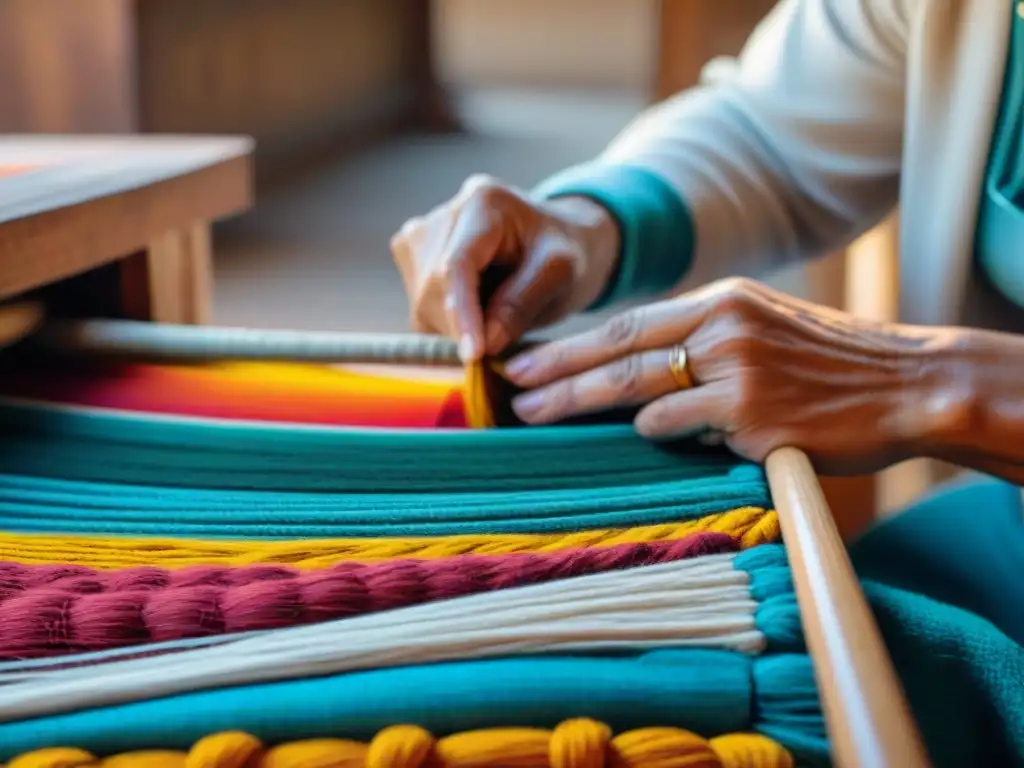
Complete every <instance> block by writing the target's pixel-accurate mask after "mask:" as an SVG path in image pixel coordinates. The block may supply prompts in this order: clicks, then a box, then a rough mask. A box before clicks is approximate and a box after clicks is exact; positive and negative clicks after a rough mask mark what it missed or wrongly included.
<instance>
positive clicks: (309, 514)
mask: <svg viewBox="0 0 1024 768" xmlns="http://www.w3.org/2000/svg"><path fill="white" fill-rule="evenodd" d="M721 470H722V471H721V472H720V473H718V474H711V475H708V476H704V477H685V476H684V477H683V478H682V479H679V480H674V481H667V480H666V481H662V482H658V483H647V484H642V485H640V484H638V485H630V486H619V487H603V488H580V489H568V488H565V489H554V490H546V491H523V490H518V491H506V492H484V491H471V492H464V493H460V492H450V493H441V492H435V493H429V492H419V493H417V492H408V493H397V492H391V493H375V494H369V493H341V492H333V493H332V492H323V493H311V492H286V491H245V490H234V489H232V490H211V489H186V488H172V487H167V486H156V485H133V484H117V483H112V482H93V481H81V480H65V479H61V478H56V477H54V478H47V477H33V476H26V475H0V529H2V530H7V531H18V532H34V533H39V532H54V533H106V534H121V535H154V536H191V537H202V538H224V537H228V538H247V539H258V538H318V537H369V536H444V535H454V534H471V533H493V534H500V533H527V532H552V533H554V532H568V531H575V530H580V529H585V528H619V527H630V526H637V525H651V524H659V523H670V522H680V521H683V520H692V519H695V518H699V517H703V516H706V515H709V514H713V513H717V512H724V511H728V510H730V509H736V508H738V507H746V506H754V507H768V506H769V505H770V498H769V495H768V490H767V487H766V486H765V483H764V481H763V476H762V474H761V472H760V471H759V470H758V469H757V468H756V467H753V466H751V465H747V464H737V465H734V466H731V467H730V466H723V467H721ZM51 471H54V470H51Z"/></svg>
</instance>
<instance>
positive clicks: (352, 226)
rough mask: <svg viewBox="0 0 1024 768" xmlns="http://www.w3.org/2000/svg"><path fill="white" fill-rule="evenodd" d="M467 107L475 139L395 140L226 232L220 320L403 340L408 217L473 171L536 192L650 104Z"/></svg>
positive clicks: (609, 99)
mask: <svg viewBox="0 0 1024 768" xmlns="http://www.w3.org/2000/svg"><path fill="white" fill-rule="evenodd" d="M460 107H461V109H460V111H461V113H462V115H463V118H464V122H465V123H466V125H467V127H468V128H469V130H468V131H467V132H466V133H465V134H463V135H456V136H412V137H408V138H402V139H398V140H394V141H390V142H388V143H386V144H384V145H382V146H379V147H377V148H374V149H372V150H369V151H365V152H363V153H360V154H359V155H357V156H355V157H352V158H350V159H347V160H345V161H344V162H339V163H336V164H333V165H328V166H325V167H323V168H320V169H318V170H317V171H315V172H313V173H310V174H309V175H307V176H305V177H303V178H301V179H298V180H295V181H293V182H291V183H290V184H289V185H288V186H286V187H282V188H279V189H276V190H274V191H272V192H270V193H268V194H266V195H263V196H262V197H261V198H260V199H259V200H258V201H257V205H256V207H255V209H254V210H253V211H252V212H250V213H249V214H247V215H245V216H243V217H241V218H239V219H237V220H235V221H233V222H230V223H229V224H228V225H227V226H225V227H222V228H221V229H220V230H219V232H218V239H217V259H216V294H215V309H214V312H215V318H214V319H215V321H216V322H217V323H220V324H226V325H243V326H249V327H262V328H296V329H311V330H350V331H402V330H405V329H406V328H407V317H408V312H407V305H406V300H405V296H404V293H403V291H402V286H401V283H400V281H399V278H398V275H397V273H396V272H395V270H394V267H393V265H392V263H391V257H390V254H389V251H388V241H389V239H390V237H391V235H392V233H393V232H394V231H395V230H396V229H397V228H398V227H400V226H401V224H402V222H403V221H404V220H405V219H406V218H408V217H410V216H413V215H417V214H422V213H424V212H426V211H427V210H429V209H430V208H431V207H433V206H435V205H437V204H438V203H440V202H442V201H443V200H445V199H446V198H448V197H449V196H450V195H451V194H452V193H454V192H455V191H456V190H457V189H458V187H459V185H460V184H461V183H462V181H463V180H464V179H465V178H466V177H467V176H469V175H471V174H473V173H477V172H486V173H490V174H492V175H494V176H497V177H500V178H502V179H504V180H506V181H508V182H511V183H513V184H517V185H521V186H524V187H528V186H530V185H532V184H534V183H535V182H537V181H539V180H540V179H542V178H543V177H544V176H546V175H548V174H550V173H552V172H554V171H556V170H558V169H560V168H564V167H566V166H568V165H571V164H574V163H577V162H581V161H584V160H587V159H589V158H591V157H593V156H594V155H595V154H597V153H598V152H600V151H601V149H602V148H603V147H604V146H605V145H606V144H607V142H608V141H609V140H610V139H611V138H612V137H613V136H614V135H615V134H616V133H617V132H618V131H619V130H621V129H622V127H623V126H625V124H626V123H627V122H628V121H629V120H630V119H631V118H632V116H633V115H635V114H636V113H637V112H639V111H640V110H641V109H642V108H643V100H642V99H641V98H640V97H638V96H634V95H630V94H621V93H620V94H579V93H575V94H541V93H516V92H509V91H503V92H488V93H478V94H468V95H464V96H463V99H462V101H461V103H460ZM790 282H792V281H791V280H790ZM796 288H797V289H798V288H799V286H796ZM588 322H593V319H587V320H577V321H573V322H572V323H570V324H569V328H573V327H579V326H581V325H584V324H586V323H588ZM561 330H567V329H561Z"/></svg>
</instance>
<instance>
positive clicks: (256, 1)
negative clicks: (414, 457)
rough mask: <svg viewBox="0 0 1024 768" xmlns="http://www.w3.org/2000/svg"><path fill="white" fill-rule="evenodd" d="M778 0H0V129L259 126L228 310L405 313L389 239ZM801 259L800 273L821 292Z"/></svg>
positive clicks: (242, 315)
mask: <svg viewBox="0 0 1024 768" xmlns="http://www.w3.org/2000/svg"><path fill="white" fill-rule="evenodd" d="M772 5H773V2H771V0H663V1H661V2H659V1H658V0H0V131H2V132H8V133H9V132H20V133H34V132H60V133H96V132H99V133H131V132H144V133H167V132H170V133H233V134H247V135H251V136H253V137H255V138H256V140H257V153H256V169H257V194H256V200H257V204H256V207H255V208H254V209H253V210H252V211H251V212H250V213H248V214H247V215H245V216H243V217H241V218H239V219H236V220H234V221H230V222H226V223H223V224H221V225H219V226H218V227H217V229H216V232H215V234H216V241H215V246H216V247H215V251H214V253H215V264H216V280H215V290H216V295H215V303H214V311H215V318H214V319H215V321H216V322H219V323H226V324H243V325H249V326H263V327H274V326H277V327H296V328H315V329H348V330H369V329H376V330H400V329H404V328H405V327H406V318H407V312H406V304H405V299H404V295H403V293H402V289H401V284H400V282H399V280H398V276H397V274H396V273H395V271H394V269H393V268H392V266H391V261H390V255H389V253H388V240H389V238H390V236H391V234H392V233H393V232H394V231H395V230H396V229H397V228H398V227H400V226H401V224H402V222H403V221H404V220H405V219H406V218H408V217H409V216H412V215H416V214H421V213H424V212H426V211H427V210H429V209H430V208H431V207H432V206H434V205H437V204H438V203H440V202H442V201H443V200H444V199H445V198H446V197H448V196H450V195H451V194H453V193H454V192H455V191H456V190H457V189H458V187H459V185H460V183H461V182H462V180H463V179H465V178H466V177H467V176H468V175H470V174H472V173H476V172H487V173H491V174H493V175H496V176H498V177H501V178H503V179H505V180H507V181H510V182H512V183H515V184H519V185H523V186H529V185H531V184H533V183H535V182H536V181H538V180H540V179H541V178H543V177H544V176H545V175H547V174H549V173H551V172H553V171H555V170H558V169H559V168H563V167H565V166H567V165H570V164H573V163H576V162H580V161H582V160H586V159H587V158H590V157H592V156H593V155H595V154H596V153H598V152H599V151H600V150H601V149H602V148H603V147H604V145H605V144H606V143H607V142H608V141H609V140H610V139H611V138H612V137H613V136H614V135H615V134H616V133H617V132H618V131H619V130H620V129H621V128H622V127H623V126H624V125H625V124H626V123H627V122H628V121H629V120H630V119H631V118H632V117H633V116H635V115H636V114H637V112H639V111H640V110H642V109H643V108H644V107H645V106H647V105H649V104H650V103H652V102H653V101H655V100H657V99H660V98H662V97H664V96H666V95H669V94H671V93H673V92H675V91H678V90H681V89H683V88H686V87H688V86H691V85H693V84H695V83H696V82H697V80H698V77H699V74H700V71H701V68H702V66H703V65H704V64H705V63H706V62H707V61H709V60H710V59H712V58H714V57H715V56H720V55H731V54H735V53H737V52H738V51H739V49H740V47H741V45H742V44H743V41H744V40H745V38H746V37H747V35H748V34H749V33H750V31H751V29H752V28H753V26H754V25H755V24H756V23H757V21H758V20H759V19H760V18H761V17H762V16H763V15H764V14H765V13H766V12H767V11H768V9H769V8H770V7H771V6H772ZM806 277H807V276H806V275H803V274H793V275H788V276H784V277H783V278H781V281H782V282H783V283H785V284H786V285H787V287H789V288H790V289H792V290H795V291H797V292H801V293H806V292H807V291H808V289H809V288H808V286H806V285H804V282H805V281H806Z"/></svg>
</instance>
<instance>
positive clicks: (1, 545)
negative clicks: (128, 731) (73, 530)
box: [0, 507, 781, 569]
mask: <svg viewBox="0 0 1024 768" xmlns="http://www.w3.org/2000/svg"><path fill="white" fill-rule="evenodd" d="M699 532H715V533H726V534H729V535H730V536H733V537H734V538H736V539H737V540H738V541H739V543H740V546H741V547H742V548H743V549H749V548H750V547H754V546H757V545H758V544H766V543H769V542H774V541H778V540H779V538H780V535H781V534H780V531H779V520H778V516H777V515H776V513H775V511H774V510H764V509H760V508H757V507H741V508H740V509H734V510H730V511H729V512H723V513H720V514H715V515H708V516H706V517H702V518H699V519H697V520H687V521H685V522H681V523H672V524H666V525H646V526H639V527H636V528H617V529H610V530H595V531H580V532H578V533H570V534H562V533H556V534H505V535H475V534H474V535H462V536H434V537H423V538H394V539H390V538H388V539H302V540H294V541H223V540H203V539H171V538H142V537H123V538H122V537H113V538H105V537H99V536H57V535H41V534H18V533H0V560H7V561H10V562H15V563H26V564H42V563H47V564H54V563H58V564H68V565H85V566H89V567H90V568H99V569H114V568H130V567H133V566H153V567H158V568H185V567H187V566H192V565H252V564H265V563H280V564H287V565H292V566H295V567H298V568H308V569H314V568H327V567H329V566H331V565H333V564H335V563H338V562H341V561H345V560H348V561H356V562H376V561H381V560H391V559H394V558H399V557H410V558H418V559H434V558H438V557H450V556H452V555H464V554H477V555H506V554H513V553H516V552H550V551H553V550H559V549H573V548H577V547H610V546H614V545H616V544H627V543H636V542H649V541H670V540H674V539H681V538H684V537H686V536H689V535H691V534H693V533H699Z"/></svg>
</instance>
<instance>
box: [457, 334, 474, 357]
mask: <svg viewBox="0 0 1024 768" xmlns="http://www.w3.org/2000/svg"><path fill="white" fill-rule="evenodd" d="M459 357H460V358H461V359H462V362H464V363H472V362H473V361H475V360H476V358H477V353H476V341H475V340H474V339H473V337H472V336H470V335H469V334H468V333H466V334H463V336H462V338H461V339H459Z"/></svg>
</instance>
